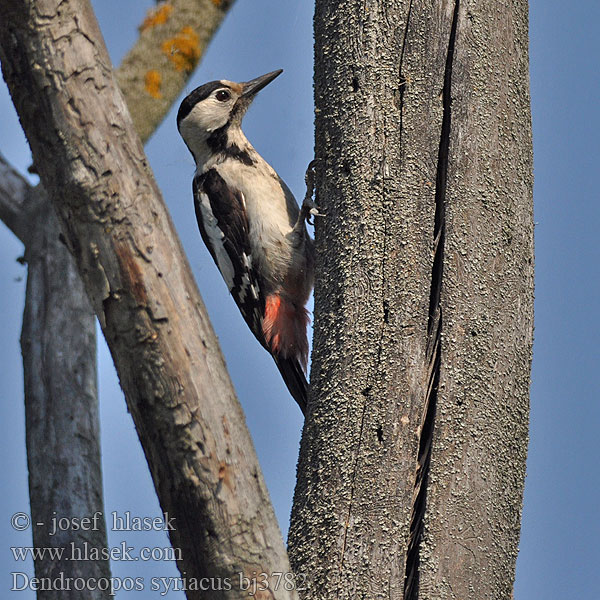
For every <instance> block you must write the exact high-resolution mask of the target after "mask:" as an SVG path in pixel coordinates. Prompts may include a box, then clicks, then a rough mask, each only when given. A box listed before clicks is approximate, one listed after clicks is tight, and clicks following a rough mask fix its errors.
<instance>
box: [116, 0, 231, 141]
mask: <svg viewBox="0 0 600 600" xmlns="http://www.w3.org/2000/svg"><path fill="white" fill-rule="evenodd" d="M232 4H233V0H172V1H170V2H161V3H160V4H159V5H158V6H157V8H156V9H154V10H152V11H151V12H150V14H149V15H148V17H147V18H146V20H145V21H144V22H143V23H142V25H141V26H140V37H139V39H138V41H137V43H136V44H135V46H134V47H133V48H132V49H131V50H130V51H129V53H128V54H127V56H126V57H125V58H124V59H123V62H122V63H121V66H120V67H119V69H118V71H117V74H116V75H117V81H118V82H119V85H120V87H121V90H122V91H123V95H124V96H125V100H126V102H127V105H128V106H129V107H130V109H131V117H132V119H133V124H134V127H135V129H136V131H137V132H138V134H139V136H140V138H141V139H142V141H143V142H145V141H146V140H147V139H148V138H149V137H150V136H151V135H152V133H153V132H154V130H155V129H156V128H157V127H158V125H159V124H160V122H161V121H162V120H163V118H164V117H165V115H166V114H167V112H168V111H169V109H170V108H171V106H172V105H173V102H174V101H175V100H176V99H177V97H178V96H179V94H181V90H182V89H183V88H184V86H185V84H186V82H187V80H188V79H189V77H190V75H191V74H192V72H193V70H194V69H195V67H196V65H197V64H198V61H199V59H200V57H201V56H202V54H203V53H204V50H205V49H206V46H207V45H208V43H209V42H210V40H211V39H212V37H213V35H214V33H215V31H216V30H217V28H218V27H219V25H220V24H221V21H222V20H223V17H224V16H225V14H226V13H227V11H228V9H229V8H230V7H231V5H232Z"/></svg>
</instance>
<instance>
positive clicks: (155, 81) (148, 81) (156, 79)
mask: <svg viewBox="0 0 600 600" xmlns="http://www.w3.org/2000/svg"><path fill="white" fill-rule="evenodd" d="M161 84H162V77H161V74H160V73H159V72H158V71H156V70H155V69H150V70H149V71H146V75H145V76H144V87H145V88H146V91H147V92H148V94H150V96H152V97H153V98H156V99H158V98H162V93H161V91H160V86H161Z"/></svg>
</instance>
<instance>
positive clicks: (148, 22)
mask: <svg viewBox="0 0 600 600" xmlns="http://www.w3.org/2000/svg"><path fill="white" fill-rule="evenodd" d="M172 12H173V7H172V6H171V5H170V4H169V3H168V2H165V4H163V5H162V6H160V7H159V8H157V9H155V10H150V11H149V12H148V16H147V17H146V18H145V19H144V22H143V23H142V24H141V25H140V26H139V28H138V29H139V31H140V32H142V31H146V29H150V28H151V27H156V26H157V25H163V24H164V23H166V22H167V21H168V20H169V17H170V16H171V13H172Z"/></svg>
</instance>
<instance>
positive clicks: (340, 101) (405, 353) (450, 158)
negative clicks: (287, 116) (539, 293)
mask: <svg viewBox="0 0 600 600" xmlns="http://www.w3.org/2000/svg"><path fill="white" fill-rule="evenodd" d="M475 4H477V6H475ZM506 23H508V24H509V25H510V27H508V28H507V27H506ZM492 32H495V33H494V35H492ZM475 63H477V64H475ZM491 74H493V77H492V76H491ZM527 90H528V79H527V25H526V4H525V3H524V2H509V3H505V4H503V5H502V6H499V5H498V4H497V3H491V2H489V3H488V2H486V3H475V2H471V3H469V2H465V1H464V0H463V1H462V2H460V5H459V3H458V2H454V1H450V0H447V1H442V2H439V3H434V4H432V3H429V2H424V1H420V0H406V1H401V0H397V1H392V2H381V1H379V0H369V1H367V2H366V4H365V3H364V2H352V3H347V2H345V3H341V2H340V1H339V0H317V3H316V12H315V105H316V140H315V147H316V155H317V158H318V159H320V170H319V171H318V174H317V204H318V205H319V206H320V207H321V208H322V210H323V212H324V213H325V214H326V217H325V218H323V219H320V220H319V221H318V222H317V230H316V242H317V257H318V263H317V281H316V288H315V315H316V319H315V334H314V336H315V337H314V352H313V369H312V373H311V384H312V389H313V397H312V399H311V402H310V415H309V417H308V418H307V421H306V424H305V428H304V432H303V438H302V446H301V452H300V461H299V468H298V474H299V476H298V484H297V488H296V494H295V498H294V507H293V511H292V523H291V529H290V538H289V546H290V560H291V562H292V566H293V567H294V570H295V572H296V573H297V574H300V573H302V574H306V575H307V578H308V581H309V584H310V585H309V589H308V592H307V593H306V594H305V596H304V597H306V598H324V597H336V598H352V599H356V598H369V599H370V598H379V597H386V598H388V597H389V598H411V599H415V598H428V599H431V598H461V600H462V599H465V598H486V597H490V598H492V597H493V598H510V589H511V587H512V586H511V584H512V579H513V576H514V564H515V558H516V549H517V543H518V531H519V517H520V509H521V498H522V489H523V479H524V465H525V452H526V446H527V434H526V432H527V406H528V381H529V369H530V356H531V324H532V321H531V317H532V315H531V306H532V298H533V293H532V266H531V262H532V219H531V140H530V136H529V132H530V122H529V105H528V93H527Z"/></svg>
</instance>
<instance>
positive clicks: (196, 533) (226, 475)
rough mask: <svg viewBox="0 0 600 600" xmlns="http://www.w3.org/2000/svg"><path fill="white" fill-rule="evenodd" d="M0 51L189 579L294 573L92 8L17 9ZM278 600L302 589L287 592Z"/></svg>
mask: <svg viewBox="0 0 600 600" xmlns="http://www.w3.org/2000/svg"><path fill="white" fill-rule="evenodd" d="M59 5H60V6H59ZM0 45H1V51H0V52H1V53H0V56H1V59H2V66H3V72H4V75H5V78H6V80H7V83H8V84H9V88H10V89H11V94H12V96H13V100H14V102H15V106H16V107H17V110H18V112H19V115H20V118H21V122H22V123H23V125H24V129H25V131H26V134H27V136H28V139H29V141H30V144H31V147H32V152H33V155H34V160H35V163H36V165H37V167H38V169H39V172H40V176H41V178H42V182H43V183H44V186H45V187H46V189H47V190H49V194H50V196H51V197H52V199H53V201H54V203H55V206H56V207H57V209H58V213H59V216H60V218H61V221H62V225H63V227H64V231H65V237H66V240H67V242H68V244H69V247H70V248H71V251H72V253H73V254H74V256H75V259H76V262H77V266H78V269H79V272H80V274H81V275H82V278H83V280H84V283H85V286H86V289H87V292H88V294H89V295H90V297H91V299H92V303H93V306H94V309H95V311H96V313H97V315H98V317H99V319H100V322H101V325H102V327H103V331H104V334H105V336H106V338H107V341H108V344H109V347H110V349H111V352H112V354H113V358H114V359H115V363H116V366H117V370H118V372H119V376H120V379H121V385H122V387H123V389H124V391H125V395H126V398H127V402H128V407H129V409H130V412H131V413H132V416H133V418H134V421H135V424H136V428H137V430H138V433H139V435H140V439H141V441H142V444H143V446H144V451H145V453H146V457H147V459H148V463H149V465H150V469H151V473H152V476H153V479H154V482H155V486H156V488H157V491H158V494H159V499H160V501H161V505H162V507H163V509H164V510H166V511H168V512H169V516H170V517H172V518H174V520H175V524H176V529H175V530H174V531H172V532H171V540H172V542H173V545H174V546H175V547H176V548H181V551H182V555H183V557H182V560H181V561H179V563H178V564H179V568H180V570H181V571H182V573H184V576H185V577H186V578H187V579H188V581H191V580H192V579H193V578H200V577H203V576H213V577H214V576H222V577H230V578H231V579H232V581H233V590H232V591H229V592H228V591H221V592H215V595H214V597H238V596H239V591H238V590H236V584H235V581H236V578H237V577H238V574H240V573H242V574H244V575H252V573H253V572H255V571H256V572H258V573H260V572H267V573H270V572H277V571H283V572H285V571H289V566H288V563H287V557H286V555H285V550H284V548H283V544H282V542H281V537H280V534H279V531H278V528H277V523H276V520H275V516H274V514H273V511H272V508H271V505H270V502H269V500H268V494H267V492H266V488H265V486H264V482H263V480H262V475H261V474H260V470H259V467H258V463H257V460H256V456H255V453H254V450H253V446H252V442H251V440H250V437H249V435H248V432H247V430H246V428H245V424H244V419H243V415H242V413H241V409H240V408H239V405H238V404H237V400H236V398H235V395H234V392H233V389H232V387H231V384H230V381H229V379H228V376H227V373H226V370H225V366H224V363H223V359H222V356H221V353H220V350H219V348H218V345H217V342H216V339H215V336H214V333H213V331H212V328H211V327H210V323H209V322H208V318H207V316H206V313H205V310H204V307H203V305H202V301H201V299H200V297H199V294H198V292H197V289H196V287H195V284H194V282H193V278H192V276H191V273H190V270H189V266H188V264H187V261H186V259H185V257H184V256H183V254H182V252H181V247H180V244H179V241H178V239H177V237H176V235H175V233H174V231H173V228H172V225H171V222H170V220H169V217H168V215H167V213H166V211H165V208H164V205H163V204H162V201H161V198H160V194H159V192H158V190H157V188H156V184H155V183H154V181H153V180H152V178H151V176H150V174H149V173H148V169H147V165H146V161H145V157H144V155H143V150H142V148H141V145H140V143H139V139H138V138H137V136H136V135H135V132H134V131H133V127H132V123H131V120H130V118H129V115H128V113H127V110H126V107H125V104H124V101H123V98H122V97H121V95H120V93H119V91H118V89H117V87H116V85H115V82H114V80H113V78H112V71H111V69H110V62H109V59H108V56H107V53H106V50H105V48H104V46H103V44H102V41H101V37H100V34H99V31H98V30H97V24H96V22H95V20H94V18H93V14H92V12H91V9H90V8H89V5H87V4H86V3H83V2H75V1H71V2H69V1H62V2H58V1H51V0H47V1H39V2H31V1H29V2H28V1H19V0H14V1H10V2H5V3H3V5H2V7H0ZM33 97H35V98H36V102H35V103H32V102H31V100H30V98H33ZM50 157H52V160H49V158H50ZM188 597H199V594H198V593H195V592H194V591H193V590H192V591H190V592H188ZM269 597H274V598H288V597H289V598H291V597H294V593H293V592H290V591H288V590H286V589H284V588H280V589H279V590H278V591H277V592H273V593H272V594H271V595H270V596H269Z"/></svg>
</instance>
